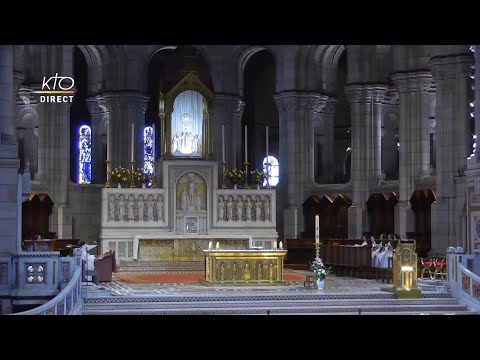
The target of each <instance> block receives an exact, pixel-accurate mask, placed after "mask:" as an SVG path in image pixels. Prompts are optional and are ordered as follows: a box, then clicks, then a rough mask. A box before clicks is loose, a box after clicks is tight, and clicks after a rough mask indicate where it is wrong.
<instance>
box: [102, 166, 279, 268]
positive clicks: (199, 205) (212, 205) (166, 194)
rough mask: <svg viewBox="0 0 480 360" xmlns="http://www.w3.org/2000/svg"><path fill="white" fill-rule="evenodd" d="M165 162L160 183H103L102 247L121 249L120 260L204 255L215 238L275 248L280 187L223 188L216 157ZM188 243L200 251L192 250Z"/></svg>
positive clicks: (187, 258) (118, 251)
mask: <svg viewBox="0 0 480 360" xmlns="http://www.w3.org/2000/svg"><path fill="white" fill-rule="evenodd" d="M159 164H161V168H162V171H161V172H159V173H157V179H158V180H157V185H158V186H159V187H158V188H146V189H143V188H121V189H118V188H104V189H102V227H101V231H100V241H101V249H102V253H105V252H107V251H110V250H113V251H115V253H116V255H117V261H119V260H137V259H139V258H141V259H142V260H147V261H148V260H149V259H150V260H152V261H159V260H160V261H172V259H173V261H198V258H199V256H197V255H196V254H197V253H198V254H201V251H203V250H205V249H208V242H209V241H210V240H212V241H214V242H216V241H220V242H221V243H222V241H225V243H224V244H222V247H223V245H227V244H229V243H228V242H232V244H233V243H234V242H235V241H237V245H238V244H240V243H241V244H242V245H238V246H241V247H229V248H230V249H247V248H251V247H253V246H262V247H263V248H265V249H267V250H268V249H273V246H272V245H273V242H274V241H277V239H278V234H277V231H276V193H275V190H274V189H219V188H218V163H217V162H216V161H209V160H203V159H174V160H163V161H161V162H159ZM222 209H223V210H222ZM147 243H148V244H149V245H148V246H147ZM237 245H235V246H237ZM229 246H230V245H229ZM232 246H233V245H232ZM188 248H190V249H193V248H195V251H193V250H192V251H193V252H192V253H191V254H189V255H188V254H186V250H185V251H184V250H182V249H188ZM194 253H195V254H194ZM201 257H202V258H203V255H202V256H201ZM167 259H169V260H167ZM180 259H181V260H180Z"/></svg>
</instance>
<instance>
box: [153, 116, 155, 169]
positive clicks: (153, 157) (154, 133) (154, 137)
mask: <svg viewBox="0 0 480 360" xmlns="http://www.w3.org/2000/svg"><path fill="white" fill-rule="evenodd" d="M152 128H153V130H152V139H153V145H152V157H153V161H155V124H153V126H152Z"/></svg>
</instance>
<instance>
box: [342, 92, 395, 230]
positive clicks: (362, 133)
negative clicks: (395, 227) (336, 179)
mask: <svg viewBox="0 0 480 360" xmlns="http://www.w3.org/2000/svg"><path fill="white" fill-rule="evenodd" d="M386 90H387V86H385V85H381V84H379V85H347V86H346V87H345V93H346V95H347V97H348V100H349V102H350V109H351V120H352V121H351V124H352V125H351V127H352V132H351V137H352V146H351V149H352V150H351V151H352V171H351V174H352V175H351V182H352V206H350V208H349V210H348V237H349V238H357V239H358V238H360V237H361V236H362V234H363V232H365V231H368V230H369V229H368V221H367V220H368V218H367V208H366V205H365V203H366V201H367V200H368V197H369V196H370V188H371V187H372V186H373V185H376V184H377V183H379V182H380V181H381V180H382V177H383V176H382V169H381V115H382V114H381V112H382V111H381V110H382V108H381V102H382V100H383V96H384V94H385V92H386Z"/></svg>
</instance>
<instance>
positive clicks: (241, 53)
mask: <svg viewBox="0 0 480 360" xmlns="http://www.w3.org/2000/svg"><path fill="white" fill-rule="evenodd" d="M263 50H266V51H268V52H269V53H270V54H271V55H272V56H273V62H274V64H275V69H276V71H278V66H277V58H278V56H277V53H276V52H275V51H274V50H273V49H271V48H269V47H267V46H265V45H253V46H247V47H239V48H237V49H235V50H234V52H233V58H234V59H237V64H238V78H237V80H238V93H239V95H240V97H243V95H244V90H243V89H244V71H245V67H246V66H247V64H248V61H249V60H250V59H251V58H252V56H253V55H255V54H256V53H258V52H260V51H263Z"/></svg>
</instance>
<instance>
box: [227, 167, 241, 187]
mask: <svg viewBox="0 0 480 360" xmlns="http://www.w3.org/2000/svg"><path fill="white" fill-rule="evenodd" d="M227 178H228V179H229V180H230V181H231V182H233V183H234V184H239V183H241V182H242V181H244V180H245V171H243V170H237V169H233V170H229V171H227Z"/></svg>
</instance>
